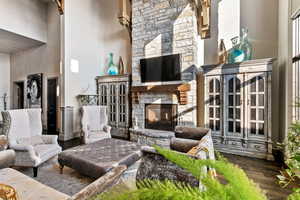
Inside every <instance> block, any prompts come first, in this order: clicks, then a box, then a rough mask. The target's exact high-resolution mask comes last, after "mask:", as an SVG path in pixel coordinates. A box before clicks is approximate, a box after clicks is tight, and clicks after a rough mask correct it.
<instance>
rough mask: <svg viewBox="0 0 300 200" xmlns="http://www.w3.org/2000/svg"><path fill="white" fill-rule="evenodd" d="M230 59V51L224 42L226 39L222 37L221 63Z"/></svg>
mask: <svg viewBox="0 0 300 200" xmlns="http://www.w3.org/2000/svg"><path fill="white" fill-rule="evenodd" d="M227 60H228V53H227V50H226V47H225V44H224V40H223V39H221V42H220V46H219V64H225V63H226V62H227Z"/></svg>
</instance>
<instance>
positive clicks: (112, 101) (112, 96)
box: [109, 84, 117, 125]
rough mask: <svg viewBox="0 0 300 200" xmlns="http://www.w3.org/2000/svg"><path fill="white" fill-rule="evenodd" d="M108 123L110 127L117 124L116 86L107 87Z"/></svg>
mask: <svg viewBox="0 0 300 200" xmlns="http://www.w3.org/2000/svg"><path fill="white" fill-rule="evenodd" d="M109 121H110V123H111V124H112V125H116V123H117V88H116V85H114V84H110V85H109Z"/></svg>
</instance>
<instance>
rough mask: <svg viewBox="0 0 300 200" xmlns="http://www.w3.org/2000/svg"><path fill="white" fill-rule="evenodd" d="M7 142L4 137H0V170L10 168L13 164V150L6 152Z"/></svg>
mask: <svg viewBox="0 0 300 200" xmlns="http://www.w3.org/2000/svg"><path fill="white" fill-rule="evenodd" d="M7 148H8V142H7V137H6V136H5V135H0V169H3V168H7V167H11V166H13V165H14V163H15V158H16V154H15V151H14V150H7Z"/></svg>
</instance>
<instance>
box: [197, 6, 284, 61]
mask: <svg viewBox="0 0 300 200" xmlns="http://www.w3.org/2000/svg"><path fill="white" fill-rule="evenodd" d="M278 1H281V0H234V1H233V0H221V1H212V19H211V20H212V21H211V23H212V37H211V38H210V39H208V40H205V41H204V48H203V51H204V64H215V63H217V58H218V44H219V42H220V40H221V39H224V40H225V45H226V48H227V49H230V48H232V45H231V41H230V39H231V38H233V37H234V36H238V35H240V30H241V28H244V27H247V28H248V29H249V37H250V41H251V42H252V44H253V48H254V59H259V58H268V57H277V49H278ZM283 1H284V2H285V1H286V0H283Z"/></svg>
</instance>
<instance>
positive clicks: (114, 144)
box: [58, 138, 142, 178]
mask: <svg viewBox="0 0 300 200" xmlns="http://www.w3.org/2000/svg"><path fill="white" fill-rule="evenodd" d="M140 150H141V147H140V146H139V145H138V144H136V143H133V142H128V141H124V140H118V139H112V138H108V139H103V140H100V141H98V142H95V143H91V144H87V145H82V146H78V147H75V148H72V149H69V150H66V151H64V152H62V153H60V154H59V155H58V162H59V164H60V166H61V172H63V167H64V166H67V167H70V168H72V169H74V170H76V171H78V172H79V173H81V174H83V175H86V176H89V177H92V178H99V177H101V176H103V175H104V174H106V173H107V172H108V171H110V170H111V169H113V168H114V167H116V166H119V165H125V166H127V167H129V166H131V165H132V164H134V163H135V162H136V161H138V160H139V159H140V158H141V156H142V153H141V151H140Z"/></svg>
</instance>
